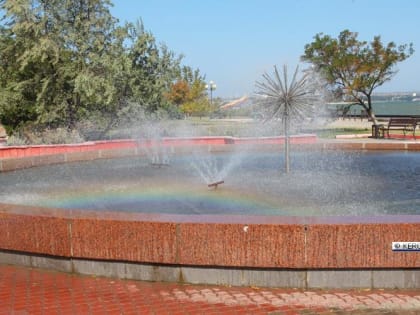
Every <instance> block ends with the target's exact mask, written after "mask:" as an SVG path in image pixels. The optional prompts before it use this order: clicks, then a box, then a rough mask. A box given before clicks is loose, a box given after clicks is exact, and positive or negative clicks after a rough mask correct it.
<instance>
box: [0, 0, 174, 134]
mask: <svg viewBox="0 0 420 315" xmlns="http://www.w3.org/2000/svg"><path fill="white" fill-rule="evenodd" d="M110 5H111V2H110V1H109V0H78V1H69V0H66V1H62V0H20V1H13V0H0V10H1V11H0V12H3V13H4V17H3V20H2V21H3V24H1V28H0V93H1V98H0V120H1V122H2V123H3V124H4V125H6V127H7V128H8V130H9V131H13V130H19V129H22V128H24V127H25V126H31V127H33V126H36V127H37V128H38V127H39V128H45V127H52V128H56V127H60V126H64V127H67V128H70V129H72V128H74V127H75V126H76V124H77V123H79V122H83V121H89V120H90V121H91V125H93V126H96V128H97V129H99V130H100V134H104V133H106V132H107V131H108V130H109V129H110V128H112V127H115V126H118V125H119V124H121V123H123V122H129V121H133V120H135V119H136V118H137V117H138V115H139V113H141V112H143V111H150V112H153V111H156V110H158V109H161V108H163V109H168V108H169V105H170V103H169V102H168V101H167V100H166V99H165V97H164V94H165V93H166V92H167V91H169V87H170V85H171V83H172V82H174V81H175V80H176V79H177V78H180V76H181V66H180V62H181V60H182V56H176V55H175V54H174V53H173V52H172V51H170V50H169V49H168V48H167V47H166V46H165V45H163V44H162V45H157V44H156V40H155V38H154V36H153V34H152V33H151V32H147V31H145V30H144V26H143V24H142V23H141V22H139V23H137V25H133V24H126V25H125V26H121V27H120V26H117V25H116V19H114V18H113V17H112V16H111V14H110V12H109V6H110ZM92 120H96V121H94V122H92Z"/></svg>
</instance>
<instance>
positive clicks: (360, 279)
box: [0, 143, 420, 288]
mask: <svg viewBox="0 0 420 315" xmlns="http://www.w3.org/2000/svg"><path fill="white" fill-rule="evenodd" d="M367 145H368V144H367V143H352V144H349V143H344V144H342V145H341V146H340V144H339V143H334V144H325V143H311V144H308V146H311V147H312V148H313V147H317V146H318V147H321V148H322V149H337V148H339V147H341V148H347V149H357V148H358V149H362V147H363V149H367V147H366V146H367ZM403 145H404V148H405V149H406V150H408V149H413V148H415V147H413V146H408V144H403ZM223 146H225V145H223ZM376 147H378V145H376V146H374V148H376ZM400 147H401V143H396V147H394V149H395V148H396V149H399V148H400ZM386 148H389V149H390V148H391V143H386ZM417 148H418V146H417ZM218 149H221V148H218ZM382 149H383V148H382ZM92 152H95V154H93V153H92ZM72 154H75V155H74V156H73V155H72ZM124 154H133V151H131V150H130V149H129V148H128V149H127V150H126V151H124V150H121V148H118V149H117V150H115V149H106V150H103V151H91V152H88V153H86V155H84V154H82V153H80V152H76V153H62V154H56V155H52V156H51V155H45V156H38V157H33V156H29V157H28V156H27V157H24V158H23V159H28V160H30V161H31V163H27V164H25V163H23V164H22V162H21V161H20V160H21V159H7V160H5V159H4V160H1V161H2V167H4V166H5V165H6V167H5V168H3V170H5V169H7V170H11V169H13V166H15V168H21V167H22V165H24V166H33V165H34V164H35V165H45V164H49V163H58V162H66V161H72V160H81V159H93V158H99V157H101V158H104V157H120V156H121V155H124ZM134 154H135V152H134ZM5 161H6V163H4V162H5ZM0 229H1V231H2V237H1V238H0V248H1V252H0V262H2V263H14V264H23V265H29V266H33V267H42V268H50V269H57V270H61V271H66V272H78V273H85V274H96V275H107V276H116V277H121V278H135V279H142V280H156V281H179V282H189V283H205V282H207V283H215V284H232V285H256V286H280V287H302V288H309V287H312V288H314V287H315V288H316V287H363V288H366V287H367V288H386V287H396V288H419V287H420V270H419V268H418V266H420V255H419V252H395V251H392V250H391V243H392V242H395V241H420V239H418V238H419V237H420V216H418V215H396V216H395V215H386V216H350V217H348V216H328V217H306V216H300V217H294V216H250V215H241V216H238V215H218V216H214V215H179V214H178V215H175V214H156V213H127V212H114V211H92V210H89V211H85V210H83V211H81V210H74V209H73V210H72V209H70V210H69V209H66V210H63V209H55V208H45V207H44V208H43V207H31V206H24V205H11V204H0Z"/></svg>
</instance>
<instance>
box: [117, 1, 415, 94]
mask: <svg viewBox="0 0 420 315" xmlns="http://www.w3.org/2000/svg"><path fill="white" fill-rule="evenodd" d="M112 2H113V4H114V6H113V7H112V8H111V13H112V15H113V16H114V17H116V18H118V19H119V20H120V22H121V23H124V22H126V21H127V22H136V21H137V20H138V19H141V20H142V21H143V23H144V26H145V28H146V30H148V31H151V32H152V33H153V35H154V36H155V38H156V40H157V42H159V43H165V44H166V45H167V46H168V47H169V48H170V49H171V50H172V51H174V52H175V53H176V54H178V55H179V54H182V55H184V59H183V64H185V65H188V66H191V67H192V68H193V69H196V68H198V69H199V70H200V73H202V74H204V75H205V77H206V80H207V81H210V80H212V81H214V82H215V83H216V85H217V89H216V90H215V91H214V92H213V95H214V96H215V97H223V98H234V97H240V96H243V95H252V94H253V93H254V92H255V82H256V81H261V78H262V75H263V74H264V73H268V74H271V73H272V72H273V67H274V65H277V66H283V65H287V66H288V68H289V69H291V71H290V72H292V70H294V69H295V67H296V66H297V65H299V67H300V68H301V69H303V68H305V67H307V66H308V65H305V64H302V63H301V62H300V56H301V55H302V54H303V53H304V47H305V45H306V44H308V43H311V42H312V41H313V38H314V36H315V35H316V34H317V33H324V34H326V35H330V36H332V37H337V36H338V34H339V33H340V32H341V31H342V30H344V29H348V30H350V31H352V32H357V33H358V34H359V37H358V38H359V40H365V41H369V42H370V41H372V40H373V37H374V36H377V35H380V36H381V39H382V40H383V42H384V43H388V42H391V41H393V42H395V43H396V44H398V45H400V44H407V43H413V46H414V49H415V50H416V52H415V53H414V54H413V55H412V56H411V57H410V58H409V59H407V60H405V61H403V62H402V63H399V64H397V66H396V69H397V70H398V73H397V74H396V75H395V76H394V77H393V79H392V80H391V81H390V82H387V83H385V84H384V85H383V86H381V87H379V88H378V89H376V90H375V91H376V92H414V91H416V92H418V91H420V71H419V70H420V1H418V0H213V1H202V0H143V1H139V0H113V1H112Z"/></svg>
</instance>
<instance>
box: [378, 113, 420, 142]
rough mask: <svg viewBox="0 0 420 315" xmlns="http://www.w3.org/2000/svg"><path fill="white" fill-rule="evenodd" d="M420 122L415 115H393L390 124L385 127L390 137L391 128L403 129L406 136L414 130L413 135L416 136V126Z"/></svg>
mask: <svg viewBox="0 0 420 315" xmlns="http://www.w3.org/2000/svg"><path fill="white" fill-rule="evenodd" d="M418 122H420V121H418V120H417V118H414V117H392V118H390V119H389V121H388V126H387V127H385V128H384V129H385V130H386V133H387V136H388V138H389V131H390V130H402V131H403V133H404V136H405V134H406V132H412V133H413V137H414V138H415V137H416V127H417V123H418Z"/></svg>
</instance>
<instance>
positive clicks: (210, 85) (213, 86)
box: [206, 81, 216, 105]
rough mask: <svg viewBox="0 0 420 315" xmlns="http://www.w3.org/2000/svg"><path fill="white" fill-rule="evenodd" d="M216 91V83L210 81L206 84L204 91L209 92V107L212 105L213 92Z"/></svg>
mask: <svg viewBox="0 0 420 315" xmlns="http://www.w3.org/2000/svg"><path fill="white" fill-rule="evenodd" d="M215 89H216V83H214V82H213V81H210V82H209V83H208V84H206V90H209V91H210V105H213V91H214V90H215Z"/></svg>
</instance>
